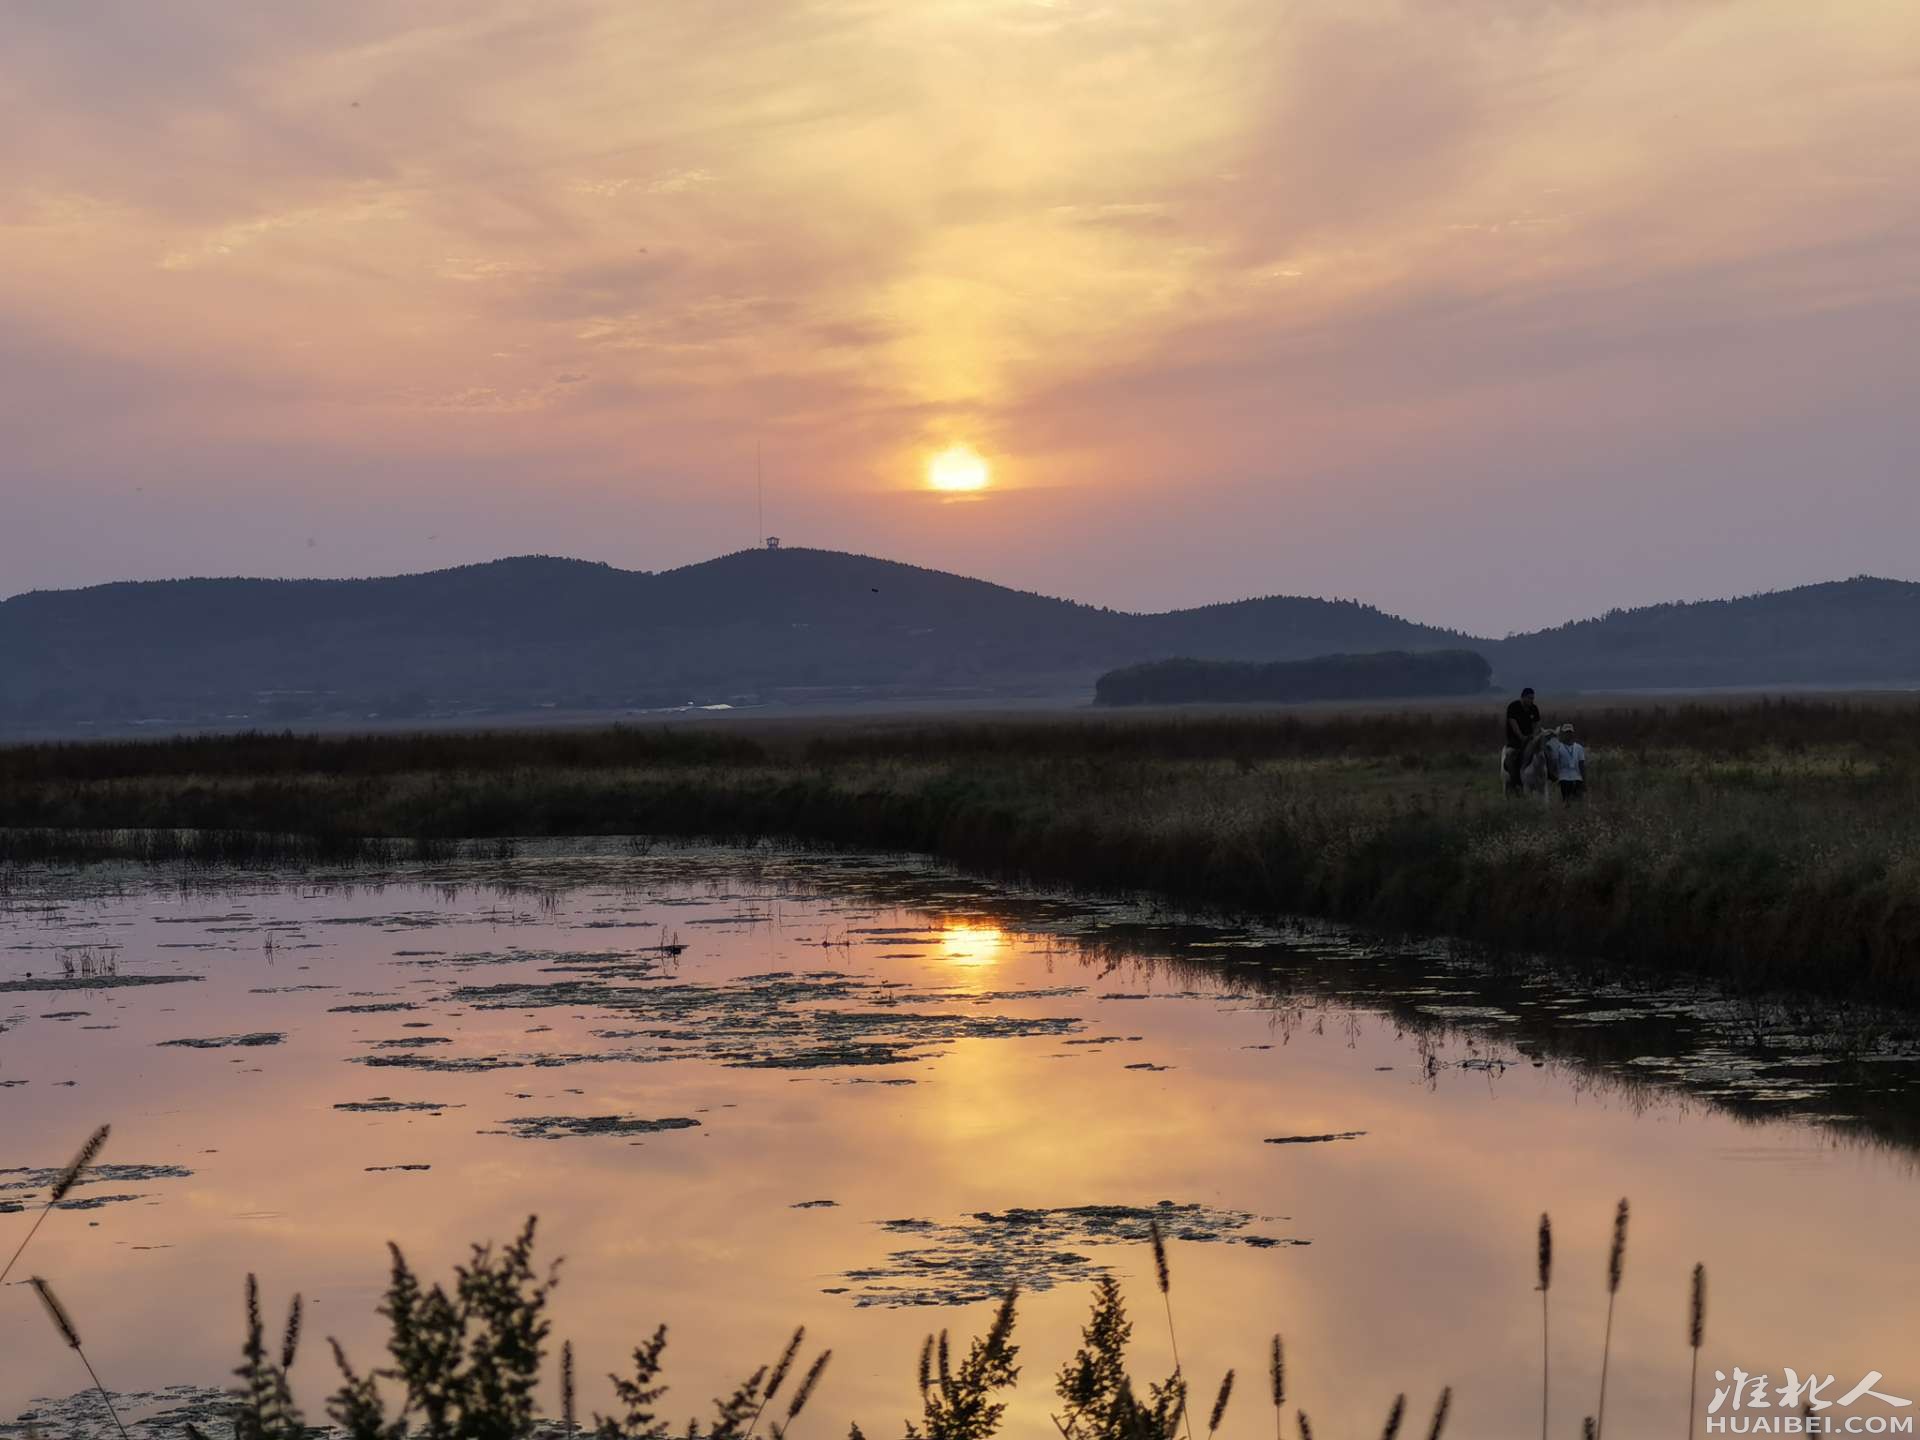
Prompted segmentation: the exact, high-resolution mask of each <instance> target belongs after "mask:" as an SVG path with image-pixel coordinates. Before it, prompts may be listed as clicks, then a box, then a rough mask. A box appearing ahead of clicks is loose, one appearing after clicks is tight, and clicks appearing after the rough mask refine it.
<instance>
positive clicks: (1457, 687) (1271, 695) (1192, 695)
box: [1093, 650, 1493, 705]
mask: <svg viewBox="0 0 1920 1440" xmlns="http://www.w3.org/2000/svg"><path fill="white" fill-rule="evenodd" d="M1492 682H1493V667H1492V666H1491V665H1489V664H1488V663H1487V660H1486V657H1484V656H1482V655H1479V654H1476V653H1475V652H1474V651H1472V650H1425V651H1421V652H1419V653H1412V652H1409V651H1406V650H1383V651H1378V652H1376V653H1373V654H1368V655H1322V656H1319V657H1318V658H1316V659H1313V660H1281V661H1276V662H1274V663H1272V664H1264V665H1262V664H1251V663H1246V662H1242V661H1234V660H1154V661H1151V662H1149V663H1147V664H1145V665H1127V666H1123V667H1122V668H1121V669H1118V670H1109V671H1108V672H1107V673H1106V674H1104V675H1102V676H1101V677H1100V678H1099V680H1097V681H1096V682H1094V687H1093V698H1094V703H1096V704H1099V705H1179V704H1187V703H1193V702H1204V701H1214V702H1222V703H1232V702H1245V701H1269V702H1274V701H1282V702H1284V701H1296V700H1392V699H1400V698H1403V697H1407V696H1419V695H1478V694H1481V693H1482V692H1484V691H1485V690H1486V689H1487V688H1488V686H1489V685H1491V684H1492Z"/></svg>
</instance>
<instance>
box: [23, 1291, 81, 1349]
mask: <svg viewBox="0 0 1920 1440" xmlns="http://www.w3.org/2000/svg"><path fill="white" fill-rule="evenodd" d="M27 1283H28V1284H29V1285H31V1286H32V1287H33V1292H34V1294H36V1295H38V1296H39V1297H40V1303H41V1304H42V1305H43V1306H45V1307H46V1311H47V1318H48V1319H49V1320H51V1321H52V1322H53V1328H54V1329H56V1330H58V1331H59V1332H60V1338H61V1339H62V1340H64V1341H66V1342H67V1344H69V1345H71V1346H72V1347H73V1348H74V1349H76V1350H78V1349H79V1348H80V1332H79V1331H78V1330H76V1329H74V1327H73V1317H72V1316H70V1315H68V1314H67V1307H66V1306H64V1305H62V1304H61V1303H60V1297H59V1296H58V1295H56V1294H54V1293H53V1287H52V1286H51V1285H49V1284H47V1282H46V1281H44V1280H42V1279H41V1278H40V1277H39V1276H38V1275H36V1276H34V1277H33V1278H32V1279H31V1280H29V1281H27Z"/></svg>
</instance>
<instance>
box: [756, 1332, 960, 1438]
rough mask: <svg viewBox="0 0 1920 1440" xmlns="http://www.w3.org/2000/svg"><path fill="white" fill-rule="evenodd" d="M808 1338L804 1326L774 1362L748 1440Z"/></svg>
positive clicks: (923, 1360)
mask: <svg viewBox="0 0 1920 1440" xmlns="http://www.w3.org/2000/svg"><path fill="white" fill-rule="evenodd" d="M806 1338H807V1327H806V1326H804V1325H802V1326H800V1327H799V1328H798V1329H796V1330H795V1331H794V1332H793V1338H792V1339H791V1340H789V1341H787V1348H786V1349H784V1350H782V1351H781V1352H780V1358H779V1359H778V1360H776V1361H775V1362H774V1366H773V1373H772V1374H771V1375H769V1376H768V1377H767V1388H766V1389H765V1390H762V1391H761V1392H760V1404H759V1405H758V1406H757V1407H755V1409H754V1412H753V1423H752V1424H750V1425H748V1426H747V1436H748V1440H752V1437H753V1435H754V1433H755V1432H756V1431H758V1430H759V1428H760V1417H761V1416H762V1415H764V1414H765V1413H766V1410H767V1406H768V1405H769V1404H771V1403H772V1401H773V1397H774V1396H775V1395H777V1394H778V1393H779V1392H780V1387H781V1386H782V1385H784V1384H786V1383H787V1374H788V1372H789V1371H791V1370H792V1369H793V1357H794V1356H796V1355H798V1354H799V1353H800V1342H801V1341H803V1340H805V1339H806ZM927 1339H928V1340H929V1342H931V1340H932V1339H933V1337H932V1336H931V1335H929V1336H928V1337H927ZM920 1359H921V1374H922V1375H924V1374H925V1373H926V1356H925V1355H922V1356H921V1357H920ZM920 1388H921V1389H922V1390H924V1389H926V1381H925V1380H924V1379H923V1380H922V1381H921V1382H920Z"/></svg>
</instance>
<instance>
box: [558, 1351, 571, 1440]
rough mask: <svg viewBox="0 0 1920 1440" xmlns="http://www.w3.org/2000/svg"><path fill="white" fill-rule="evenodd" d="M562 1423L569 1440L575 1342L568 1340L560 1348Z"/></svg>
mask: <svg viewBox="0 0 1920 1440" xmlns="http://www.w3.org/2000/svg"><path fill="white" fill-rule="evenodd" d="M560 1421H561V1423H562V1424H563V1425H565V1426H566V1428H567V1435H568V1436H569V1440H571V1436H572V1435H573V1341H571V1340H567V1341H564V1342H562V1344H561V1346H560Z"/></svg>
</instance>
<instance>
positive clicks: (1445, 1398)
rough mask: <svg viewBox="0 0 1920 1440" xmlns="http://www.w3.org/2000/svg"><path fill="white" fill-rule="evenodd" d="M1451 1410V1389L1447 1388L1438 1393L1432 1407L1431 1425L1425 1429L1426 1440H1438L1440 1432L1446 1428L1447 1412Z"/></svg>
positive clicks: (1450, 1387)
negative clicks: (1438, 1395)
mask: <svg viewBox="0 0 1920 1440" xmlns="http://www.w3.org/2000/svg"><path fill="white" fill-rule="evenodd" d="M1452 1408H1453V1387H1452V1386H1451V1385H1449V1386H1447V1387H1446V1388H1445V1389H1444V1390H1442V1391H1441V1392H1440V1399H1439V1401H1438V1402H1437V1403H1436V1404H1435V1405H1434V1407H1433V1424H1432V1425H1430V1426H1428V1427H1427V1440H1440V1432H1441V1431H1443V1430H1445V1429H1446V1428H1447V1412H1448V1411H1449V1410H1451V1409H1452Z"/></svg>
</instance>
